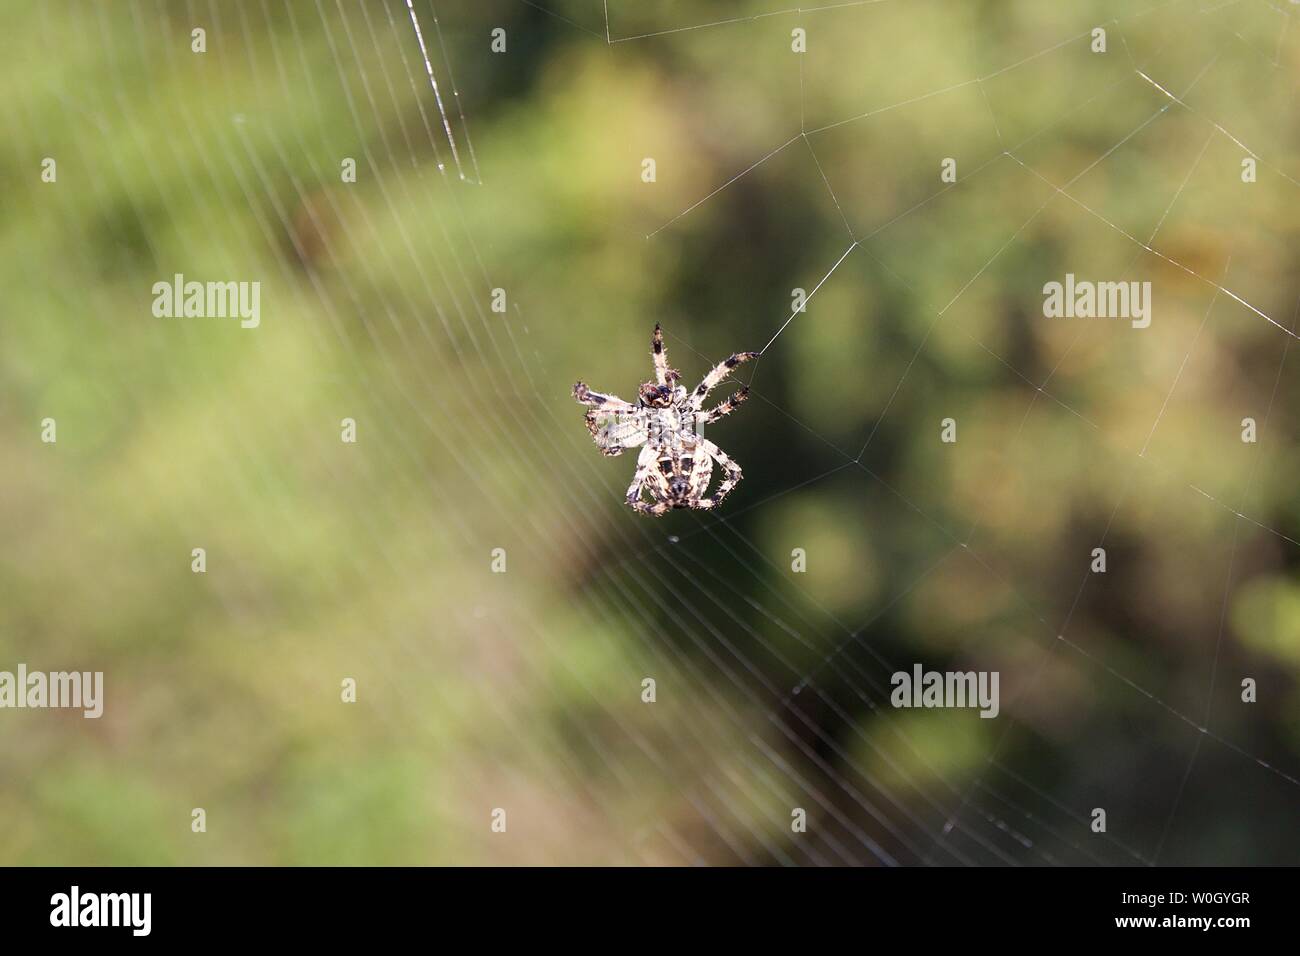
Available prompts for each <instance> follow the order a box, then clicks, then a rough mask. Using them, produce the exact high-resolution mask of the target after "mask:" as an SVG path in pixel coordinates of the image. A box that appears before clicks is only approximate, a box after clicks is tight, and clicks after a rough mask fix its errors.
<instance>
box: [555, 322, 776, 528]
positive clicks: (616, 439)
mask: <svg viewBox="0 0 1300 956" xmlns="http://www.w3.org/2000/svg"><path fill="white" fill-rule="evenodd" d="M650 351H651V354H652V355H653V357H654V365H655V381H653V382H646V383H645V384H643V385H642V386H641V388H640V390H639V396H640V401H639V403H638V404H636V405H633V404H632V403H631V402H625V401H624V400H623V399H621V398H619V397H618V396H617V395H602V394H601V393H600V392H593V391H592V390H591V389H590V388H588V387H587V386H586V385H584V384H583V383H582V382H578V383H577V384H575V385H574V386H573V397H574V398H576V399H577V400H578V401H579V402H581V403H582V404H583V405H586V406H588V407H589V411H588V412H587V430H588V431H590V432H591V437H592V439H593V440H594V441H595V442H596V445H597V446H598V447H599V448H600V451H601V454H603V455H609V456H613V455H621V454H623V452H624V451H626V450H627V449H629V448H635V447H637V446H638V445H642V444H644V445H645V448H643V449H642V450H641V454H640V457H638V458H637V462H636V474H635V475H634V476H633V478H632V484H631V485H629V486H628V489H627V505H628V507H629V508H631V509H633V510H634V511H638V512H640V513H641V514H646V515H662V514H665V513H666V512H668V511H671V510H672V509H674V508H696V509H699V510H708V509H710V508H716V507H717V506H718V505H720V504H722V499H723V498H725V497H727V495H728V494H730V493H731V490H732V489H733V488H735V487H736V485H737V483H739V481H740V478H741V472H740V466H739V465H738V464H736V463H735V462H734V461H732V460H731V459H730V458H728V457H727V454H726V453H725V452H724V451H723V450H722V449H721V448H719V447H718V446H717V445H715V444H713V442H711V441H709V440H708V439H706V438H705V437H704V436H703V435H702V434H700V427H701V426H702V425H708V424H712V423H713V422H716V421H717V420H718V419H720V418H722V417H723V416H724V415H729V414H731V413H732V412H733V411H735V410H736V409H737V408H739V407H740V406H741V405H742V404H743V403H744V401H745V399H746V398H748V397H749V389H748V388H747V387H742V388H740V389H738V390H737V391H736V392H734V393H733V394H732V395H731V397H730V398H728V399H726V401H724V402H722V403H720V404H719V405H717V406H715V407H713V408H711V409H704V408H703V405H704V400H705V399H706V398H708V395H709V392H711V391H713V389H714V388H716V387H717V386H718V385H719V384H720V383H721V382H722V380H723V379H724V378H726V377H727V375H729V374H730V372H731V370H732V369H733V368H735V367H736V366H737V365H740V364H741V363H742V362H748V361H749V360H750V359H752V358H755V357H757V355H758V353H757V352H737V353H736V354H735V355H733V356H731V358H729V359H727V360H726V361H724V362H720V363H719V364H718V365H716V366H714V368H713V370H712V371H711V372H709V374H708V375H706V376H704V381H702V382H700V384H699V385H698V386H697V387H696V389H695V391H693V392H690V393H689V394H688V393H687V391H686V389H685V388H683V387H682V386H681V385H679V384H677V383H678V381H679V380H680V379H681V373H680V372H678V371H677V370H676V369H672V368H669V367H668V353H667V352H665V351H664V333H663V330H662V329H660V328H659V326H658V325H656V326H655V331H654V336H653V338H651V340H650ZM715 461H716V462H717V463H718V464H719V465H721V466H722V468H723V470H724V471H725V472H726V475H725V477H724V478H723V479H722V481H721V482H720V483H719V485H718V487H717V490H716V491H715V492H714V493H713V495H712V496H710V497H705V492H706V491H707V490H708V487H709V480H710V479H711V478H712V477H713V463H714V462H715ZM647 493H648V495H649V500H648V501H647V500H645V498H644V497H643V494H647Z"/></svg>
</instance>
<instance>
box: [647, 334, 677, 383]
mask: <svg viewBox="0 0 1300 956" xmlns="http://www.w3.org/2000/svg"><path fill="white" fill-rule="evenodd" d="M650 355H651V356H653V358H654V377H655V381H658V382H659V384H660V385H668V384H669V382H675V381H677V378H680V377H681V375H680V373H679V372H677V369H675V368H669V367H668V350H667V349H666V347H664V345H663V329H660V328H659V323H655V326H654V336H651V337H650Z"/></svg>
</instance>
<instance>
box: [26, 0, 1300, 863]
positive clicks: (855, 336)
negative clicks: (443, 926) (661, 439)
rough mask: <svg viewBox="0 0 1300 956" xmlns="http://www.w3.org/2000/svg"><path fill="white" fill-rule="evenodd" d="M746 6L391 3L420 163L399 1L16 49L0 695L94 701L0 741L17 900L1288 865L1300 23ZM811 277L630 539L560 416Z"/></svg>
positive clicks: (1101, 13)
mask: <svg viewBox="0 0 1300 956" xmlns="http://www.w3.org/2000/svg"><path fill="white" fill-rule="evenodd" d="M787 6H788V4H787V3H786V0H771V2H766V0H753V2H745V3H726V4H723V3H717V2H699V0H690V2H687V0H675V2H638V3H631V2H627V0H610V2H609V4H608V18H609V19H608V28H607V24H606V18H605V5H604V4H602V3H599V2H596V0H539V2H538V3H536V4H534V3H525V2H518V0H511V2H506V0H493V2H481V3H480V2H473V3H471V2H469V0H460V2H454V0H439V2H438V3H437V4H436V9H435V5H431V4H430V3H429V2H428V0H419V2H416V3H415V10H416V13H417V15H418V17H419V19H420V24H421V27H422V32H423V34H424V38H425V41H426V45H427V47H428V51H429V57H430V62H431V65H432V69H433V72H434V76H435V78H436V79H437V81H438V84H439V91H440V93H441V95H442V98H443V101H444V106H445V113H446V120H445V125H444V117H443V113H442V112H441V111H440V110H439V106H438V103H437V100H436V99H435V97H434V93H433V90H432V89H431V88H430V85H429V80H428V77H427V76H426V74H425V67H424V62H423V59H422V57H421V52H420V47H419V45H418V44H417V42H416V39H415V33H414V30H413V28H412V24H411V20H410V16H409V13H408V11H407V8H406V5H405V3H403V2H401V0H386V2H379V0H374V2H356V0H337V2H335V0H318V2H309V0H293V2H287V3H286V2H281V0H248V2H242V3H236V2H230V3H225V2H222V3H203V2H191V3H180V2H176V3H166V2H161V0H131V2H120V3H114V4H106V3H94V2H88V0H87V2H68V3H63V2H60V3H48V4H25V5H24V4H10V5H7V6H6V7H5V9H4V11H3V12H2V13H0V27H2V28H3V29H2V30H0V32H2V34H3V37H4V39H3V40H0V49H3V51H4V55H3V56H0V111H2V116H3V128H4V130H5V136H4V137H3V139H2V140H0V179H2V181H3V183H4V184H5V188H4V189H3V191H2V192H0V215H3V225H4V228H3V233H2V234H0V242H3V249H2V250H0V277H2V282H3V289H4V292H5V295H4V303H3V306H2V307H0V315H3V339H2V341H3V348H2V349H0V439H2V440H3V447H4V448H5V452H6V453H5V461H4V468H3V472H2V477H0V526H2V527H3V536H4V548H3V551H0V595H3V599H2V600H0V669H6V670H14V669H15V668H16V666H17V664H18V663H19V662H23V663H26V664H27V665H28V667H29V668H32V669H44V670H60V669H76V670H102V671H103V672H104V674H105V683H106V704H105V713H104V716H103V717H102V718H101V719H100V720H98V721H94V720H85V719H82V718H81V717H80V716H79V715H74V714H71V713H69V712H66V711H54V710H51V711H14V710H7V711H2V712H0V820H3V821H4V823H5V825H4V826H3V827H0V862H3V863H8V864H51V863H63V864H72V863H90V864H146V863H162V864H381V863H382V864H429V863H441V864H448V863H450V864H491V863H524V864H542V863H566V864H573V863H613V864H638V863H651V864H682V863H698V862H707V863H818V864H827V863H829V864H836V863H866V864H877V863H893V862H897V863H904V864H913V863H939V864H962V863H985V864H1010V863H1023V864H1031V865H1053V864H1062V863H1076V864H1098V863H1100V864H1123V865H1134V864H1142V863H1151V862H1159V863H1287V862H1289V863H1294V862H1296V860H1297V849H1298V844H1300V836H1298V834H1300V829H1298V828H1297V827H1296V819H1297V817H1296V814H1297V810H1300V781H1298V780H1297V778H1298V777H1300V732H1298V731H1300V688H1298V687H1297V680H1296V675H1297V666H1298V665H1300V579H1298V578H1297V568H1298V567H1300V496H1297V493H1296V490H1295V480H1294V476H1295V475H1296V473H1297V465H1298V464H1300V462H1298V461H1297V444H1296V440H1295V439H1296V429H1297V423H1296V410H1297V407H1298V403H1297V399H1298V398H1300V388H1298V387H1297V379H1296V375H1295V363H1296V361H1297V359H1296V358H1295V357H1293V356H1291V355H1290V353H1291V352H1293V351H1295V349H1294V348H1293V345H1294V344H1295V341H1294V336H1293V335H1292V334H1290V333H1289V332H1288V331H1287V330H1288V329H1291V328H1294V326H1295V323H1296V317H1297V306H1298V305H1300V269H1298V268H1297V264H1298V257H1297V248H1298V246H1297V238H1300V237H1298V233H1300V216H1298V215H1297V213H1298V212H1300V161H1298V160H1297V159H1296V153H1297V148H1298V147H1300V122H1298V120H1297V115H1298V114H1297V102H1298V101H1297V84H1298V83H1300V25H1298V24H1296V23H1294V22H1293V21H1294V20H1295V19H1296V18H1297V17H1300V7H1297V6H1295V5H1294V4H1292V3H1288V2H1285V0H1273V2H1265V0H1242V2H1237V3H1225V4H1210V5H1208V9H1207V8H1206V5H1205V4H1203V3H1196V2H1179V0H1174V2H1146V0H1140V2H1069V3H1052V4H1044V3H1041V2H1034V0H1015V2H997V3H994V2H957V0H907V2H904V0H881V2H873V3H864V4H843V5H838V6H836V7H835V8H833V9H824V10H820V11H808V12H804V13H791V12H781V11H782V10H783V8H786V7H787ZM714 21H727V22H721V23H715V22H714ZM1097 26H1102V27H1103V28H1104V29H1105V30H1106V50H1105V52H1094V51H1093V50H1092V46H1093V44H1094V40H1093V38H1092V35H1091V31H1092V30H1093V28H1094V27H1097ZM195 28H202V29H203V30H205V31H206V37H205V38H206V52H203V53H195V52H193V51H192V48H191V44H192V34H191V31H192V30H193V29H195ZM496 28H501V29H503V30H504V31H505V34H504V37H505V50H504V52H494V51H493V50H492V46H491V44H492V41H493V34H492V31H493V30H494V29H496ZM796 28H800V29H803V30H805V31H806V38H807V52H806V53H803V54H799V53H795V52H793V51H792V49H791V43H792V31H793V30H795V29H796ZM611 41H612V42H611ZM1143 73H1145V74H1146V76H1147V77H1148V78H1149V79H1144V78H1143V76H1142V74H1143ZM1156 83H1158V84H1159V85H1160V87H1163V88H1164V89H1165V90H1167V91H1169V92H1170V93H1171V94H1173V95H1174V96H1176V97H1177V101H1175V100H1174V99H1172V98H1171V97H1170V96H1168V95H1166V94H1165V93H1162V92H1161V90H1160V89H1158V88H1157V87H1156V86H1155V85H1154V84H1156ZM449 134H450V135H449ZM453 141H454V143H455V147H456V154H455V156H453V155H452V148H451V147H452V142H453ZM1247 150H1249V151H1251V152H1252V153H1253V154H1254V156H1255V158H1256V162H1257V177H1256V181H1255V182H1250V183H1246V182H1243V181H1242V160H1243V158H1248V157H1249V156H1250V153H1248V152H1247ZM47 157H48V158H53V159H54V160H55V161H56V163H57V180H56V181H55V182H43V181H42V178H41V169H42V161H43V160H44V159H45V158H47ZM647 157H649V158H653V159H654V160H655V166H656V179H655V181H654V182H653V183H646V182H643V181H642V176H641V172H642V162H643V160H644V159H645V158H647ZM349 158H350V159H353V160H355V163H356V169H357V176H356V182H355V183H345V182H343V181H342V177H341V169H342V164H343V163H344V161H345V160H346V159H349ZM945 158H953V159H955V160H956V163H957V181H956V183H952V184H949V183H945V182H943V181H942V180H941V178H940V169H941V162H942V161H943V160H944V159H945ZM760 160H761V162H760ZM460 172H463V173H464V177H465V178H464V180H462V179H461V177H460V175H459V173H460ZM1147 247H1150V249H1148V248H1147ZM846 251H848V255H847V256H845V252H846ZM841 257H843V259H842V261H841ZM837 262H839V263H840V264H839V265H838V266H837V267H836V268H834V269H833V270H832V267H833V266H835V265H836V263H837ZM178 272H180V273H184V274H185V276H186V277H187V278H188V279H197V280H199V281H207V280H222V281H225V280H236V281H239V280H244V281H253V280H256V281H259V282H260V283H261V324H260V326H259V327H258V328H256V329H241V328H240V327H239V324H238V322H237V321H232V320H228V319H215V318H188V319H186V318H177V319H160V318H155V317H154V316H153V315H152V313H151V303H152V293H151V287H152V285H153V283H154V282H157V281H159V280H168V279H170V277H171V276H172V275H173V274H174V273H178ZM828 272H829V273H830V274H829V276H828ZM1067 272H1072V273H1074V274H1076V275H1078V276H1079V277H1080V278H1089V279H1094V280H1111V281H1119V280H1128V279H1131V280H1136V281H1150V282H1151V283H1152V288H1153V302H1154V307H1153V321H1152V324H1151V327H1150V328H1148V329H1144V330H1138V329H1133V328H1131V327H1130V326H1129V325H1128V323H1127V322H1122V321H1111V320H1102V319H1094V320H1085V319H1073V320H1069V319H1046V318H1044V317H1043V314H1042V287H1043V285H1044V283H1046V282H1049V281H1060V280H1061V279H1062V278H1063V277H1064V275H1065V274H1066V273H1067ZM824 277H825V281H824V284H822V285H820V287H818V283H819V282H821V281H822V280H823V278H824ZM814 287H818V289H817V292H816V295H815V296H814V297H813V298H812V300H811V301H810V302H809V304H808V306H807V310H806V311H805V312H802V313H799V314H797V315H795V316H794V317H793V319H792V321H790V323H789V325H787V326H786V327H785V329H784V331H782V332H781V333H780V335H779V336H778V337H777V338H776V339H775V340H774V341H773V342H772V345H771V347H770V348H769V349H768V351H767V352H766V353H765V354H764V356H763V357H762V359H761V360H760V361H759V362H758V363H756V364H755V365H751V366H748V367H746V368H745V369H743V370H741V374H739V375H738V378H739V379H740V380H742V381H752V387H753V392H754V394H753V397H752V398H751V400H750V402H749V403H748V404H747V405H746V406H745V407H744V408H743V409H742V410H741V411H739V412H737V413H736V414H735V415H733V416H732V417H730V418H729V419H727V420H726V421H725V422H721V423H718V424H717V425H715V426H713V428H712V430H711V432H710V437H711V438H712V439H713V440H714V441H716V442H717V443H718V444H719V445H720V446H721V447H722V448H723V449H724V450H725V451H727V452H728V453H729V454H731V455H732V456H733V457H734V458H735V459H736V460H737V461H739V462H740V463H741V464H742V466H743V467H744V469H745V479H744V481H743V482H742V483H741V485H740V486H739V488H738V489H737V490H736V492H735V493H734V494H733V495H732V497H731V498H730V499H728V501H727V503H726V506H725V507H724V508H723V509H722V510H721V511H720V512H719V513H717V514H711V515H701V514H695V513H684V514H682V513H678V514H672V515H669V516H667V517H665V518H663V519H660V520H653V521H652V520H649V519H645V518H642V517H640V516H637V515H633V514H632V513H630V512H629V511H627V510H626V509H625V508H624V506H623V505H622V496H623V490H624V489H625V487H626V485H627V482H628V481H629V480H630V479H631V474H632V469H633V466H634V461H633V458H632V456H630V455H625V456H623V457H621V458H617V459H605V458H602V457H601V456H600V455H599V454H598V452H597V450H596V448H595V447H594V446H593V445H592V443H591V441H590V439H589V437H588V435H587V433H586V430H585V428H584V427H583V421H582V410H581V409H580V408H579V407H578V406H577V405H576V404H575V403H574V402H573V400H572V398H571V397H570V394H569V389H570V386H571V385H572V383H573V381H574V380H576V379H579V378H581V379H582V380H584V381H587V382H589V383H590V384H591V385H592V386H593V387H595V388H598V389H606V390H610V391H614V392H617V393H619V394H621V395H623V396H624V397H632V396H633V395H634V393H635V389H636V385H637V383H639V382H641V381H643V380H645V379H646V378H647V377H649V374H650V364H649V355H648V344H649V334H650V331H651V329H652V327H653V325H654V323H655V322H656V321H658V322H661V323H662V324H663V326H664V328H665V331H666V334H667V342H668V349H669V356H670V360H671V361H672V364H673V365H675V366H676V367H678V368H680V369H681V370H682V371H683V373H684V377H685V378H686V379H687V380H691V381H688V384H693V380H694V379H696V378H697V377H699V376H701V375H702V374H703V373H704V371H705V370H706V369H707V368H708V367H709V366H710V365H711V364H712V363H713V362H716V361H718V360H719V359H721V358H723V357H725V356H726V355H727V354H729V353H731V352H733V351H736V350H740V349H759V348H762V347H763V345H764V343H767V342H768V341H769V340H770V339H772V336H773V335H775V334H776V333H777V331H778V329H780V328H781V327H782V324H783V323H784V322H786V320H787V319H789V318H790V317H791V308H792V306H791V303H792V294H793V293H792V290H794V289H796V288H802V289H804V290H812V289H813V288H814ZM1218 287H1222V288H1223V289H1226V290H1229V291H1230V292H1231V293H1232V294H1231V295H1228V294H1225V293H1224V292H1222V291H1219V288H1218ZM493 289H502V290H505V301H506V303H507V309H506V311H505V312H504V313H500V312H495V311H493V309H492V304H493V295H492V290H493ZM1234 296H1235V297H1239V299H1243V300H1245V301H1246V302H1248V303H1250V305H1251V306H1253V307H1254V309H1257V310H1258V312H1256V311H1252V310H1251V309H1250V308H1247V307H1246V306H1244V305H1243V304H1241V302H1240V301H1238V298H1234ZM1260 313H1262V314H1260ZM1265 317H1267V318H1265ZM1269 319H1271V320H1273V321H1274V322H1276V323H1277V324H1276V325H1275V324H1271V323H1270V321H1269ZM1279 326H1280V327H1279ZM724 394H725V390H724V391H723V392H720V393H719V397H721V396H722V395H724ZM1247 417H1250V418H1253V419H1255V420H1256V422H1257V426H1258V440H1257V442H1255V443H1244V442H1243V441H1242V440H1241V431H1242V425H1241V422H1242V419H1243V418H1247ZM45 418H53V419H55V420H56V422H57V438H58V440H57V443H54V444H49V443H43V442H42V441H41V422H42V420H43V419H45ZM345 418H352V419H354V420H355V422H356V423H357V441H356V442H355V443H354V444H350V443H345V442H343V441H342V440H341V437H340V433H341V422H342V420H343V419H345ZM945 418H952V419H954V420H955V421H956V423H957V437H958V440H957V441H956V443H953V444H945V443H942V442H940V440H939V438H940V422H941V421H942V420H943V419H945ZM1098 546H1104V547H1105V549H1106V553H1107V570H1106V572H1105V573H1104V574H1092V573H1090V572H1089V565H1090V562H1091V561H1092V556H1091V555H1092V550H1093V549H1094V548H1095V547H1098ZM198 547H202V548H204V549H206V553H207V570H206V573H203V574H196V573H193V572H192V571H191V566H190V563H191V550H192V549H193V548H198ZM498 548H500V549H503V550H504V555H505V557H504V560H505V562H506V571H505V573H494V572H493V570H492V564H493V552H494V549H498ZM794 549H803V551H804V553H805V554H806V562H807V569H806V571H805V572H802V573H796V572H794V571H792V552H793V551H794ZM913 663H921V664H923V665H924V666H925V667H927V668H929V669H963V670H964V669H986V670H997V671H999V672H1000V674H1001V694H1002V712H1001V715H1000V716H999V717H998V719H996V720H980V719H979V718H978V717H977V716H976V714H975V713H974V712H973V711H962V710H939V711H934V710H931V711H909V710H894V709H892V708H890V707H889V704H888V694H889V689H890V688H889V676H890V674H891V673H892V672H893V671H895V670H899V669H902V670H910V669H911V667H912V665H913ZM647 677H649V678H653V679H654V680H655V681H656V694H657V699H656V701H655V702H654V703H653V704H647V703H644V702H643V701H642V681H643V679H645V678H647ZM345 678H353V679H355V681H356V682H357V700H356V702H355V703H344V702H343V701H342V700H341V699H340V686H341V682H342V681H343V680H344V679H345ZM1246 678H1251V679H1253V680H1254V681H1256V682H1257V686H1258V700H1257V702H1254V703H1243V701H1242V699H1241V693H1242V691H1241V686H1242V680H1243V679H1246ZM796 689H797V692H796ZM196 807H202V808H204V810H205V811H206V813H207V832H206V833H203V834H196V833H193V832H192V831H191V826H190V824H191V810H192V809H193V808H196ZM1097 807H1101V808H1104V809H1105V810H1106V813H1107V824H1108V825H1107V831H1106V833H1104V834H1098V833H1094V832H1092V830H1091V829H1090V827H1089V823H1090V821H1091V819H1092V816H1091V814H1092V810H1093V808H1097ZM496 808H501V809H504V810H505V811H506V815H507V816H506V819H507V827H506V832H504V833H497V832H493V831H492V829H491V822H492V813H493V811H494V809H496ZM794 808H804V809H805V810H806V811H807V816H808V827H807V832H806V833H798V834H797V833H793V832H792V830H791V819H792V818H791V813H792V810H793V809H794Z"/></svg>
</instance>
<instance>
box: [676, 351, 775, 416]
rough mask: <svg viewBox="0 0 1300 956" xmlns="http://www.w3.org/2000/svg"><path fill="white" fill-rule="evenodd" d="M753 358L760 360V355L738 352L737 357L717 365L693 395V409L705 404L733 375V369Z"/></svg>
mask: <svg viewBox="0 0 1300 956" xmlns="http://www.w3.org/2000/svg"><path fill="white" fill-rule="evenodd" d="M752 358H758V353H757V352H737V353H736V354H735V355H733V356H731V358H729V359H726V360H725V361H722V362H719V363H718V364H717V365H715V366H714V367H713V370H712V371H710V372H709V374H708V375H706V376H704V381H702V382H700V384H699V386H698V387H697V388H696V389H695V391H694V393H693V394H692V395H691V407H692V408H694V409H696V410H698V409H699V407H700V406H701V405H703V404H704V400H705V399H706V398H708V397H709V392H711V391H713V390H714V389H715V388H717V387H718V385H719V383H721V381H722V380H723V379H724V378H726V377H727V376H728V375H729V374H731V370H732V369H733V368H735V367H736V366H737V365H741V364H743V363H745V362H748V361H749V360H750V359H752Z"/></svg>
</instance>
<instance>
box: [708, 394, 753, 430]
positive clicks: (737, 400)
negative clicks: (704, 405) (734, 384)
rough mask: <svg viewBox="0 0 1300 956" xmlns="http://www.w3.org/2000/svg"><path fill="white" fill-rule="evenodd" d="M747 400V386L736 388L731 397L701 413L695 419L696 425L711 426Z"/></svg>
mask: <svg viewBox="0 0 1300 956" xmlns="http://www.w3.org/2000/svg"><path fill="white" fill-rule="evenodd" d="M747 398H749V386H744V387H743V388H738V389H736V391H734V392H732V393H731V396H730V397H729V398H727V399H725V400H724V401H722V402H720V403H719V404H717V405H715V406H714V407H713V408H710V409H708V410H707V411H703V412H701V413H700V414H699V415H698V416H697V417H696V419H695V423H696V425H697V426H698V425H712V424H713V423H714V422H716V421H717V420H718V419H719V418H722V417H723V416H726V415H730V414H731V413H732V412H734V411H735V410H736V409H737V408H739V407H740V406H741V405H744V404H745V399H747Z"/></svg>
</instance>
